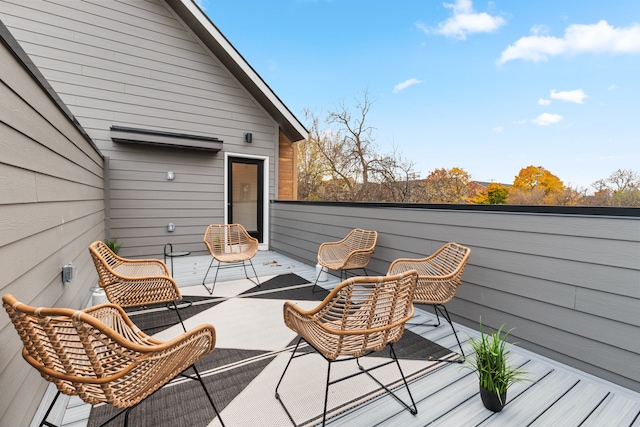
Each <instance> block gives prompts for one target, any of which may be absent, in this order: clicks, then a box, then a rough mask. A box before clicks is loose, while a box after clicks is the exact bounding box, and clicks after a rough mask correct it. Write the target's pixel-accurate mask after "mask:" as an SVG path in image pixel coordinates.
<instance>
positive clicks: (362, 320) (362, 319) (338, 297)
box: [275, 271, 418, 425]
mask: <svg viewBox="0 0 640 427" xmlns="http://www.w3.org/2000/svg"><path fill="white" fill-rule="evenodd" d="M416 279H417V272H416V271H409V272H405V273H403V274H399V275H396V276H387V277H355V278H350V279H347V280H345V281H343V282H342V283H340V284H339V285H338V286H336V287H335V288H334V289H333V290H332V291H331V293H329V295H328V296H327V297H326V298H325V299H324V300H323V301H322V302H321V303H320V305H318V306H317V307H316V308H314V309H312V310H302V309H300V308H299V307H298V306H296V305H295V304H293V303H292V302H290V301H287V302H286V303H285V305H284V322H285V324H286V325H287V326H288V327H289V328H290V329H291V330H293V331H294V332H296V333H298V335H299V336H300V339H299V340H298V343H297V345H296V347H295V349H294V351H293V353H292V354H291V358H290V359H289V362H288V363H287V366H286V367H285V370H284V372H283V373H282V376H281V377H280V381H278V385H277V386H276V394H275V396H276V399H278V401H280V403H281V405H282V407H283V408H284V409H285V411H286V412H287V414H288V415H289V418H290V419H291V421H292V422H293V423H294V424H295V421H294V420H293V417H292V415H291V414H290V412H289V410H288V409H287V407H286V405H285V404H284V402H283V401H282V399H281V398H280V395H279V393H278V388H279V387H280V383H281V382H282V379H283V378H284V376H285V373H286V372H287V369H288V368H289V365H290V364H291V361H292V360H293V359H294V358H297V357H301V356H304V355H306V354H309V353H307V352H302V353H300V354H298V355H296V351H297V350H298V347H299V346H300V343H301V342H302V340H304V341H306V342H307V343H309V344H310V345H311V347H313V349H315V350H316V351H317V352H318V353H319V354H320V355H322V356H323V357H324V358H325V360H327V362H328V368H327V383H326V387H325V400H324V412H323V415H322V423H323V425H324V423H325V422H326V415H327V401H328V392H329V386H330V385H332V384H335V383H337V382H340V381H342V380H344V379H346V378H351V377H352V376H356V375H360V374H363V373H366V374H368V375H369V376H370V377H371V378H372V379H373V380H374V381H376V382H377V383H378V384H379V385H381V386H382V387H383V388H384V389H385V390H386V391H387V392H388V393H390V394H391V395H392V396H393V397H395V398H396V399H397V400H398V401H399V402H400V403H402V405H404V407H405V408H407V409H408V410H409V411H410V412H411V413H412V414H414V415H415V414H417V412H418V410H417V408H416V405H415V402H414V400H413V396H412V395H411V391H410V390H409V385H408V384H407V381H406V378H405V376H404V374H403V372H402V369H401V368H400V364H399V363H398V358H397V357H396V353H395V351H394V349H393V343H395V342H397V341H398V340H399V339H400V338H401V337H402V334H403V333H404V325H405V322H407V320H409V319H410V318H411V317H412V316H413V304H412V299H413V293H414V290H415V286H416ZM387 346H388V347H389V349H390V354H391V360H388V361H386V362H384V363H382V364H379V365H377V366H374V367H372V368H369V369H365V368H364V367H363V366H362V365H360V362H359V360H358V358H360V357H362V356H366V355H368V354H370V353H373V352H376V351H380V350H382V349H384V348H385V347H387ZM351 359H355V360H356V363H357V365H358V368H359V372H357V373H356V374H352V375H349V376H347V377H343V378H339V379H335V380H333V381H329V380H330V373H331V364H332V363H335V362H341V361H345V360H351ZM392 363H395V364H396V365H397V367H398V370H399V371H400V375H401V377H402V380H403V382H404V386H405V387H406V389H407V392H408V394H409V397H410V399H411V406H409V405H408V404H407V403H405V402H404V401H402V400H401V399H400V398H398V397H397V395H396V394H394V393H393V392H392V391H391V390H389V388H387V387H386V386H385V385H383V384H382V383H381V382H379V381H378V380H377V379H376V378H375V377H373V375H372V374H371V373H370V371H373V370H375V369H378V368H380V367H382V366H386V365H388V364H392Z"/></svg>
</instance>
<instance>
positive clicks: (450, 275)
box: [387, 243, 471, 363]
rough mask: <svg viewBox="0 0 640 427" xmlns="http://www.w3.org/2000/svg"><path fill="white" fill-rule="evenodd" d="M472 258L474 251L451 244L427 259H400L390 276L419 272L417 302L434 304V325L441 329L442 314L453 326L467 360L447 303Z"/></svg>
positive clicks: (395, 263) (415, 299) (392, 267)
mask: <svg viewBox="0 0 640 427" xmlns="http://www.w3.org/2000/svg"><path fill="white" fill-rule="evenodd" d="M469 255H471V249H469V248H467V247H465V246H461V245H458V244H457V243H447V244H446V245H444V246H443V247H441V248H440V249H438V250H437V251H436V252H435V253H434V254H433V255H431V256H429V257H427V258H422V259H409V258H401V259H397V260H395V261H394V262H393V263H391V266H389V270H388V272H387V274H388V275H395V274H399V273H402V272H405V271H408V270H416V271H417V272H418V284H417V286H416V293H415V295H414V297H413V302H414V303H420V304H431V305H433V308H434V311H435V313H436V318H437V319H438V323H437V324H435V325H433V326H436V327H437V326H440V315H439V314H438V313H440V314H442V316H443V317H444V318H445V319H446V320H447V322H449V325H451V329H452V330H453V334H454V335H455V337H456V341H458V346H459V347H460V352H461V353H462V356H463V357H464V351H463V350H462V345H461V344H460V340H459V339H458V334H457V333H456V330H455V328H454V327H453V323H452V322H451V317H450V316H449V312H448V311H447V307H445V304H446V303H448V302H449V301H451V299H453V297H454V296H455V294H456V290H457V289H458V286H459V285H460V284H461V283H462V273H463V272H464V268H465V266H466V265H467V261H468V260H469ZM456 362H459V363H462V359H460V360H456Z"/></svg>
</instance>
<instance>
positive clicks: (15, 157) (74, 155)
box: [0, 22, 104, 426]
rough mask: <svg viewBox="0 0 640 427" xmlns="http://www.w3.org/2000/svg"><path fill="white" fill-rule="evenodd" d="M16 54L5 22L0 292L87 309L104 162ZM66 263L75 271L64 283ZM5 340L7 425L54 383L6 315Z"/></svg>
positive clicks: (2, 375) (0, 381) (0, 60)
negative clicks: (29, 357) (25, 351)
mask: <svg viewBox="0 0 640 427" xmlns="http://www.w3.org/2000/svg"><path fill="white" fill-rule="evenodd" d="M18 55H23V58H24V52H22V51H20V49H19V47H18V46H17V43H16V42H15V40H13V39H12V38H11V36H10V35H9V34H8V32H7V30H6V28H5V27H4V26H3V25H2V23H1V22H0V64H2V66H0V271H2V275H0V294H2V295H4V294H8V293H11V294H13V295H14V296H15V297H16V298H17V299H18V300H19V301H22V302H24V303H26V304H30V305H33V306H65V307H75V308H80V307H84V306H85V305H86V302H87V300H88V299H89V296H90V294H91V290H90V289H91V287H92V286H94V285H95V283H96V280H97V274H96V271H95V268H93V264H92V261H91V258H90V256H89V252H88V251H87V246H88V245H89V244H90V243H91V242H92V241H94V240H96V239H102V238H104V199H103V166H102V165H103V159H102V157H101V155H100V154H99V153H98V151H97V149H96V148H95V146H94V145H92V143H91V141H90V140H88V139H87V138H86V137H85V135H84V134H83V132H82V130H81V129H79V128H78V127H77V126H76V125H75V124H74V122H73V120H72V119H71V118H70V117H69V116H68V115H67V113H68V111H65V109H64V106H62V105H60V104H57V103H56V100H55V94H50V93H48V92H47V90H45V87H46V82H44V80H41V81H39V80H38V78H41V77H42V76H40V75H36V76H35V77H34V75H33V73H36V74H37V70H35V67H34V66H33V64H28V65H25V63H24V62H23V60H21V59H19V58H20V57H19V56H18ZM43 84H44V85H45V86H43ZM52 96H53V98H52ZM58 100H59V99H58ZM69 262H72V263H73V264H74V265H75V266H76V268H77V271H78V276H77V277H76V279H75V280H73V281H72V282H70V283H62V280H61V270H62V266H63V265H65V264H67V263H69ZM3 313H4V310H3ZM0 343H2V345H1V346H0V390H2V392H1V393H2V396H3V397H2V399H0V425H2V426H24V425H28V424H29V422H30V421H31V418H32V416H33V414H34V413H35V411H36V409H37V407H38V405H39V404H40V401H41V400H42V396H43V394H44V391H45V389H46V386H47V383H46V382H45V381H44V380H43V379H42V377H41V376H40V374H38V372H37V371H36V370H34V369H33V368H31V367H30V366H29V365H28V364H27V363H25V361H24V360H23V358H22V355H21V349H22V345H21V341H20V338H19V337H18V334H17V333H16V331H15V329H14V327H13V325H12V324H11V323H10V321H9V317H8V316H7V315H6V314H2V315H0Z"/></svg>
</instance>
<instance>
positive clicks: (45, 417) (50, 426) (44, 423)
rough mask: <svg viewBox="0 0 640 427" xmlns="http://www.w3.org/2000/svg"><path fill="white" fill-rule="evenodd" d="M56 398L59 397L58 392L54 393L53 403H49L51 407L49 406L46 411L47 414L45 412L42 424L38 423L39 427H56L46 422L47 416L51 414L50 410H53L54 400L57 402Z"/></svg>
mask: <svg viewBox="0 0 640 427" xmlns="http://www.w3.org/2000/svg"><path fill="white" fill-rule="evenodd" d="M58 396H60V390H58V392H57V393H56V395H55V397H54V398H53V401H52V402H51V405H49V408H48V409H47V412H45V414H44V418H43V419H42V422H41V423H40V427H42V426H47V427H56V425H54V424H51V423H50V422H49V421H47V418H49V414H50V413H51V410H52V409H53V405H55V404H56V400H58Z"/></svg>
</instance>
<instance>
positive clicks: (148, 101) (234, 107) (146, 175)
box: [0, 0, 279, 257]
mask: <svg viewBox="0 0 640 427" xmlns="http://www.w3.org/2000/svg"><path fill="white" fill-rule="evenodd" d="M0 16H1V17H2V19H3V21H4V22H5V24H6V25H7V26H8V27H9V28H10V29H11V31H12V32H13V33H14V35H15V37H16V38H17V39H18V40H19V41H20V43H21V45H22V46H23V47H24V49H25V50H26V51H27V53H29V55H30V56H31V57H32V58H33V61H34V62H35V63H36V65H37V66H38V67H39V68H40V69H41V71H42V73H43V74H44V75H45V77H46V78H47V79H48V80H49V81H50V83H51V85H52V86H53V87H54V89H55V90H56V91H57V92H58V93H59V94H60V96H61V98H62V99H63V100H64V101H65V103H66V104H67V105H68V107H69V109H70V110H71V111H72V112H73V114H74V115H75V116H76V117H77V119H78V121H79V122H80V123H81V124H82V126H83V127H84V128H85V129H86V131H87V133H88V134H89V135H90V136H91V138H92V139H93V140H94V141H95V142H96V144H97V145H98V147H99V149H100V150H101V152H102V153H103V154H104V155H105V156H107V157H108V158H109V162H108V164H109V171H108V175H109V182H108V183H107V191H108V193H107V196H106V198H107V200H108V201H109V206H108V211H107V214H108V215H109V218H108V219H109V220H108V226H109V229H108V230H107V235H108V236H109V237H116V238H118V240H119V241H120V242H121V243H122V245H123V246H122V249H121V250H122V252H121V254H122V255H124V256H129V257H158V256H161V254H162V247H163V245H164V244H165V243H167V242H171V243H173V244H174V245H175V246H178V247H179V249H180V250H188V251H191V252H192V253H204V251H205V246H204V245H203V244H202V236H203V234H204V230H205V227H206V226H207V225H209V224H211V223H218V222H224V221H225V216H224V212H225V207H224V188H225V175H224V166H225V165H224V159H225V155H224V153H233V154H237V155H240V156H259V157H263V158H265V159H268V160H267V163H268V171H269V176H268V179H267V180H266V182H265V185H268V198H276V197H277V190H276V185H275V183H276V177H277V173H278V171H277V166H276V159H277V158H278V140H279V139H278V136H279V128H278V124H277V123H276V122H275V120H274V119H273V118H272V117H271V116H270V115H269V114H267V113H266V111H265V110H264V109H263V108H262V106H261V105H260V104H259V103H258V102H257V101H256V100H255V99H254V98H253V97H252V96H251V95H250V94H249V93H248V92H247V90H246V89H245V88H244V87H243V85H241V84H240V83H239V82H238V81H237V79H236V78H235V77H234V76H233V75H232V74H231V73H230V72H229V71H228V70H227V68H225V66H223V65H222V63H221V62H220V61H219V60H218V59H217V58H216V57H215V55H213V54H212V53H211V52H210V51H209V50H208V49H207V48H206V47H205V46H204V45H203V44H202V43H201V42H200V40H199V39H198V38H197V37H196V36H195V35H194V34H193V33H192V32H191V31H190V30H189V29H188V27H187V26H186V25H185V24H184V23H183V21H182V20H181V19H180V18H179V17H178V16H177V15H176V13H175V12H174V11H173V10H172V9H171V8H170V7H168V6H167V5H166V4H165V3H164V2H163V1H161V0H156V1H142V0H138V1H109V2H84V1H79V0H64V1H52V2H22V1H19V0H15V1H13V0H8V1H2V2H0ZM114 125H115V126H125V127H130V128H140V129H149V130H154V131H166V132H174V133H184V134H190V135H199V136H207V137H215V138H218V139H220V140H222V141H223V147H224V148H223V151H221V152H218V153H213V152H207V151H195V150H185V149H179V148H158V147H156V146H144V145H131V144H124V143H115V142H113V141H112V140H111V136H110V131H109V129H110V127H111V126H114ZM247 132H251V133H252V134H253V142H252V143H251V144H247V143H245V142H244V134H245V133H247ZM167 171H173V172H174V173H175V177H176V178H175V179H174V180H173V181H168V180H167V179H166V173H167ZM168 223H173V224H175V227H176V229H175V231H174V232H172V233H170V232H168V231H167V224H168Z"/></svg>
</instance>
